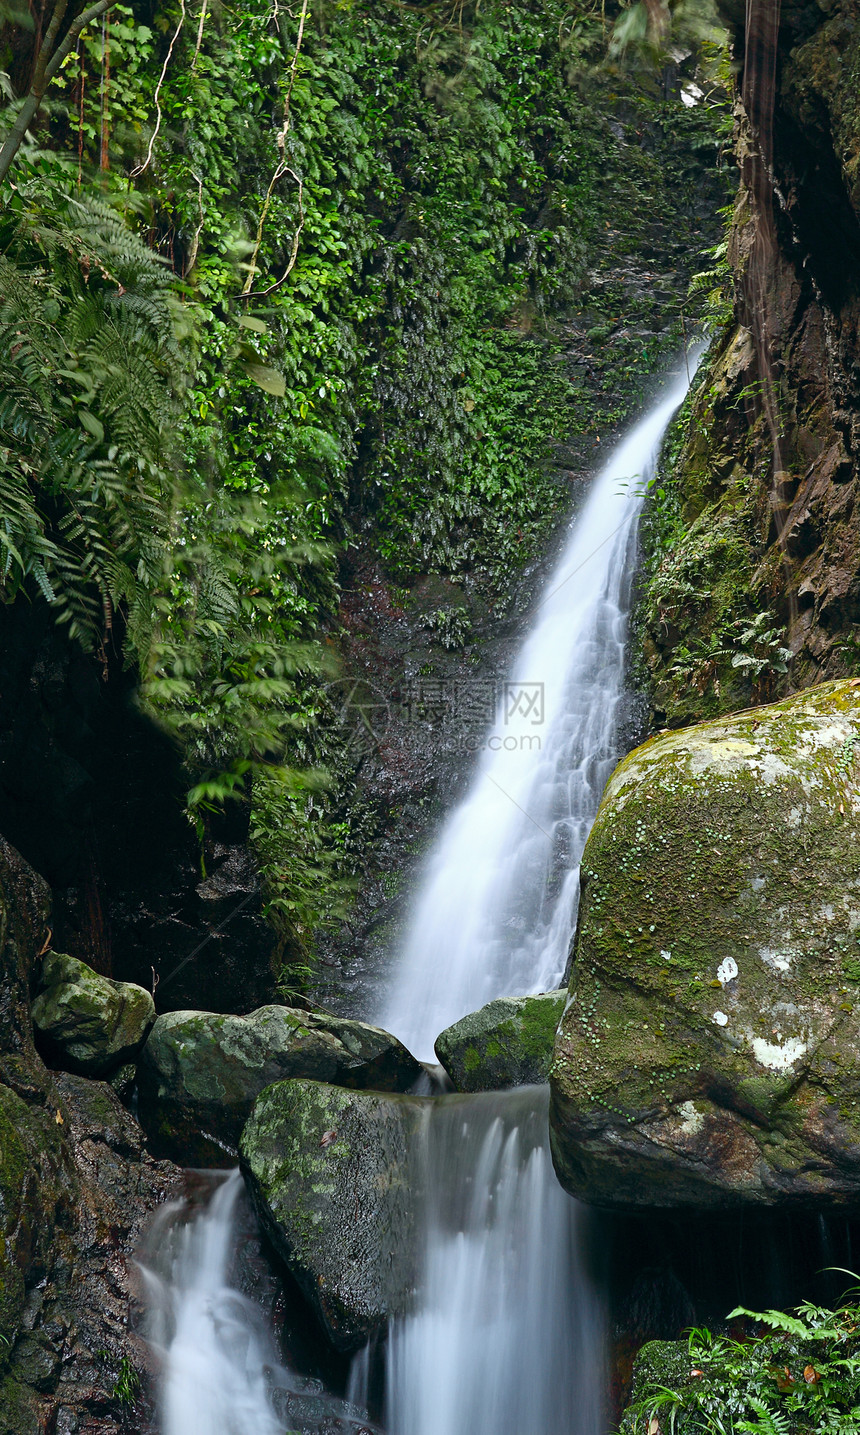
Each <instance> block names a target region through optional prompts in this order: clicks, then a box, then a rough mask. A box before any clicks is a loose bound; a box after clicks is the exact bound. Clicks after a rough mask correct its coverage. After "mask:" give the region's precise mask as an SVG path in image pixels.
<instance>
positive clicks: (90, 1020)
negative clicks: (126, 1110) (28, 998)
mask: <svg viewBox="0 0 860 1435" xmlns="http://www.w3.org/2000/svg"><path fill="white" fill-rule="evenodd" d="M154 1021H155V1003H154V1001H153V1000H152V997H151V996H150V995H149V992H147V991H144V989H143V987H138V986H135V985H134V984H133V983H132V982H115V981H112V980H111V979H110V978H109V977H102V976H99V974H98V972H94V971H93V969H92V967H88V966H86V964H85V963H84V962H79V961H78V960H77V959H76V958H75V957H67V956H63V955H62V954H61V953H60V952H50V953H49V954H48V956H47V957H45V960H44V962H43V964H42V980H41V990H40V992H39V995H38V996H37V997H36V1000H35V1002H34V1003H33V1025H34V1027H35V1029H36V1037H37V1040H38V1042H39V1045H40V1047H41V1049H42V1051H43V1052H44V1053H45V1055H46V1057H47V1058H48V1060H49V1061H50V1062H51V1064H52V1065H54V1066H59V1067H62V1068H63V1069H65V1070H67V1071H76V1072H79V1073H80V1074H81V1075H84V1076H106V1075H108V1074H109V1073H111V1072H114V1071H116V1070H117V1068H118V1067H121V1066H123V1065H125V1064H127V1063H129V1062H131V1061H132V1060H133V1059H134V1057H136V1056H137V1053H138V1052H139V1051H140V1049H141V1047H142V1046H143V1043H144V1042H145V1040H146V1038H147V1036H148V1034H149V1030H150V1027H151V1026H152V1024H153V1022H154Z"/></svg>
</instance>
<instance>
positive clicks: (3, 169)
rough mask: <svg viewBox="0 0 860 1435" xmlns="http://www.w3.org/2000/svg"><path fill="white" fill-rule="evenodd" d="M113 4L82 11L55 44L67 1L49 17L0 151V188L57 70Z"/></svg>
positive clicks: (100, 0) (106, 1) (105, 1)
mask: <svg viewBox="0 0 860 1435" xmlns="http://www.w3.org/2000/svg"><path fill="white" fill-rule="evenodd" d="M114 3H115V0H96V3H95V4H94V5H90V6H89V7H88V8H87V9H86V10H82V11H81V13H80V15H77V16H76V17H75V19H74V20H73V21H72V23H71V25H70V26H69V28H68V30H67V31H66V33H65V35H64V36H63V38H62V40H61V41H60V42H59V44H57V36H58V34H59V32H60V26H61V25H62V23H63V19H64V17H65V13H66V9H67V6H68V0H57V4H56V6H55V8H54V13H53V15H52V16H51V23H50V25H49V26H48V29H47V31H46V33H45V38H44V40H43V41H42V44H41V47H40V49H39V58H38V60H37V61H36V68H35V70H34V72H33V83H32V85H31V86H30V90H29V93H28V95H27V97H26V99H25V100H24V103H23V105H22V106H21V109H20V110H19V112H18V118H17V119H16V121H15V123H14V124H13V126H12V128H11V130H10V131H9V133H8V135H7V136H6V139H5V141H4V143H3V148H2V149H0V184H2V183H3V181H4V179H5V178H6V176H7V174H8V173H9V169H10V167H11V165H12V161H13V160H14V158H15V156H16V154H17V153H18V150H19V149H20V148H21V144H22V141H23V139H24V136H25V134H26V133H27V131H28V129H29V128H30V125H31V124H32V123H33V120H34V119H35V118H36V115H37V114H38V113H39V109H40V107H41V104H42V100H43V99H44V97H45V91H46V90H47V88H48V86H49V84H50V83H51V81H52V79H53V78H54V76H55V75H56V73H57V71H58V70H59V68H60V66H61V64H62V63H63V61H64V60H65V58H66V56H67V55H68V54H69V52H70V50H71V48H72V46H73V45H74V44H75V42H76V40H77V38H78V36H79V35H80V33H81V31H82V30H83V29H85V27H86V26H87V25H89V24H90V23H91V22H92V21H93V20H97V19H99V17H100V16H101V15H104V14H105V13H106V11H108V10H110V9H111V8H112V7H113V5H114Z"/></svg>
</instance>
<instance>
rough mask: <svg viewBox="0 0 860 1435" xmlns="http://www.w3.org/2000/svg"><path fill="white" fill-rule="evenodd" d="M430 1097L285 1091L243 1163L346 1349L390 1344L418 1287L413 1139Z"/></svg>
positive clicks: (292, 1266) (269, 1093)
mask: <svg viewBox="0 0 860 1435" xmlns="http://www.w3.org/2000/svg"><path fill="white" fill-rule="evenodd" d="M428 1102H429V1098H427V1097H414V1096H395V1095H388V1094H386V1095H382V1094H378V1093H376V1092H366V1091H361V1092H359V1091H346V1090H344V1089H343V1088H341V1087H337V1086H328V1085H325V1084H323V1083H322V1082H317V1081H298V1080H294V1081H281V1082H278V1083H277V1085H275V1086H270V1087H268V1089H267V1090H266V1091H264V1092H263V1094H262V1095H261V1096H260V1097H259V1098H258V1100H257V1102H256V1104H255V1106H254V1110H253V1113H252V1115H251V1118H250V1120H249V1121H248V1123H247V1125H246V1126H245V1129H244V1131H243V1132H242V1142H241V1163H242V1170H243V1171H244V1173H245V1179H246V1181H247V1183H248V1187H249V1190H250V1192H251V1196H252V1199H253V1201H254V1204H255V1206H256V1208H257V1211H258V1213H259V1216H260V1219H261V1221H262V1224H263V1227H264V1229H265V1231H266V1233H267V1235H268V1236H269V1238H270V1240H271V1241H272V1244H273V1245H274V1246H275V1248H276V1250H277V1251H278V1252H279V1253H280V1255H281V1256H282V1257H283V1259H284V1261H285V1262H286V1264H287V1266H288V1268H289V1270H290V1271H291V1272H292V1274H293V1276H294V1277H295V1279H296V1281H297V1282H298V1284H299V1286H300V1287H301V1289H302V1290H303V1292H304V1294H305V1296H306V1298H307V1300H308V1301H309V1302H310V1304H311V1306H312V1308H313V1309H314V1310H315V1312H316V1314H317V1316H318V1318H319V1320H320V1322H321V1324H322V1326H323V1329H324V1330H325V1332H326V1334H327V1335H328V1337H329V1339H330V1340H331V1341H332V1342H333V1344H334V1345H335V1346H336V1347H337V1348H338V1349H340V1350H351V1349H355V1348H357V1347H358V1346H360V1345H363V1344H364V1343H365V1341H367V1340H368V1339H369V1337H370V1336H371V1335H374V1334H381V1333H382V1332H383V1331H384V1330H385V1328H386V1325H387V1323H388V1321H389V1319H390V1317H391V1316H393V1315H396V1314H399V1313H400V1312H402V1311H403V1310H404V1309H406V1308H407V1306H408V1304H409V1299H410V1294H411V1291H412V1288H413V1286H414V1281H415V1271H414V1265H413V1263H414V1260H415V1246H416V1241H415V1233H414V1229H413V1226H414V1189H415V1185H416V1182H415V1181H414V1179H413V1174H414V1173H413V1171H412V1169H411V1167H412V1158H411V1155H410V1152H411V1151H412V1150H413V1148H414V1145H415V1142H414V1140H413V1137H414V1136H415V1134H416V1132H417V1131H418V1129H419V1127H420V1124H421V1122H422V1120H423V1118H424V1111H425V1108H426V1106H427V1105H428Z"/></svg>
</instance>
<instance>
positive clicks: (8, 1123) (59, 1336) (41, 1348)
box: [0, 838, 181, 1435]
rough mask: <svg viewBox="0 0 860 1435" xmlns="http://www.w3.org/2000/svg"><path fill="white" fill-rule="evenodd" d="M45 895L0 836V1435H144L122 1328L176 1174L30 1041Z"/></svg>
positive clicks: (116, 1106) (96, 1086) (107, 1099)
mask: <svg viewBox="0 0 860 1435" xmlns="http://www.w3.org/2000/svg"><path fill="white" fill-rule="evenodd" d="M49 911H50V896H49V892H48V888H47V886H46V884H45V883H44V882H43V881H42V879H41V878H40V877H39V876H37V874H36V873H35V872H33V871H32V869H31V868H29V867H28V866H27V864H26V863H25V862H24V861H23V860H22V858H21V857H20V855H19V854H18V853H17V852H16V851H15V850H14V848H12V847H10V846H9V844H8V843H7V842H5V841H3V839H2V838H0V1435H40V1432H42V1431H45V1430H52V1431H57V1432H58V1435H59V1432H61V1431H65V1432H72V1431H83V1430H86V1431H87V1432H88V1435H116V1432H118V1431H119V1429H120V1428H126V1429H131V1428H134V1429H135V1430H137V1431H140V1432H141V1435H145V1432H147V1431H149V1430H150V1428H151V1427H150V1424H149V1419H150V1415H151V1412H150V1411H149V1409H148V1408H147V1401H146V1398H145V1396H144V1395H143V1393H141V1392H140V1391H139V1392H138V1393H137V1394H136V1395H134V1396H133V1398H131V1399H130V1401H129V1402H128V1403H127V1404H126V1406H125V1409H124V1410H123V1409H121V1407H120V1404H119V1403H118V1399H117V1394H116V1391H117V1385H118V1382H119V1380H120V1379H121V1377H122V1375H123V1372H126V1373H127V1372H129V1371H142V1370H144V1369H145V1368H146V1360H147V1355H146V1351H145V1348H144V1347H143V1345H142V1342H139V1341H137V1339H136V1338H135V1337H134V1336H133V1334H132V1333H131V1331H130V1329H129V1308H130V1304H131V1301H132V1297H133V1279H134V1277H133V1271H134V1266H133V1256H134V1252H135V1250H136V1247H137V1245H138V1242H139V1240H140V1234H141V1231H142V1228H143V1225H144V1224H145V1222H146V1221H147V1220H148V1219H149V1215H150V1213H151V1211H152V1209H153V1208H154V1206H156V1205H157V1204H158V1203H159V1202H160V1201H162V1200H164V1199H165V1198H166V1197H167V1196H168V1195H171V1194H174V1192H175V1191H176V1190H177V1189H178V1186H179V1184H180V1182H181V1173H179V1172H178V1171H177V1170H176V1169H175V1168H174V1167H171V1166H168V1165H165V1164H158V1163H156V1162H154V1161H153V1160H152V1159H151V1158H150V1157H149V1156H148V1154H147V1152H146V1149H145V1143H144V1138H143V1132H142V1131H141V1129H140V1127H139V1126H138V1124H137V1122H136V1121H135V1120H134V1118H133V1117H132V1116H131V1115H130V1114H129V1113H128V1112H127V1111H126V1110H125V1109H124V1108H123V1107H122V1105H121V1103H120V1102H119V1100H118V1098H117V1097H116V1096H115V1094H114V1093H113V1092H112V1091H111V1089H110V1087H108V1086H106V1085H102V1084H101V1083H96V1082H92V1081H89V1080H86V1079H85V1078H83V1077H81V1076H73V1075H68V1074H65V1073H60V1074H52V1073H51V1072H49V1071H48V1070H47V1069H46V1068H45V1066H44V1065H43V1063H42V1061H41V1059H40V1057H39V1056H38V1054H37V1052H36V1050H35V1047H34V1044H33V1025H32V1021H31V1018H30V981H31V978H32V976H33V974H34V972H35V971H36V969H37V967H38V956H37V953H38V952H40V951H41V949H42V947H43V945H44V942H45V938H46V935H47V923H48V917H49Z"/></svg>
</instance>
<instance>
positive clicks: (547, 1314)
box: [144, 376, 689, 1435]
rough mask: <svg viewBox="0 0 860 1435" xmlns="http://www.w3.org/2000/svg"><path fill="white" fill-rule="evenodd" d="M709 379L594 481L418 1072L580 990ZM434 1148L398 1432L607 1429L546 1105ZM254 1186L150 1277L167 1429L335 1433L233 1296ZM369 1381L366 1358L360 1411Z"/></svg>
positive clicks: (437, 1135) (444, 859) (452, 1126)
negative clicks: (653, 584)
mask: <svg viewBox="0 0 860 1435" xmlns="http://www.w3.org/2000/svg"><path fill="white" fill-rule="evenodd" d="M688 383H689V377H688V376H685V377H683V378H678V379H677V380H675V381H673V382H672V383H670V384H669V386H668V387H667V389H666V391H665V393H664V394H663V395H662V396H661V397H660V398H659V399H658V400H657V402H656V403H655V404H654V406H653V408H652V409H651V411H650V412H649V413H648V414H647V415H646V417H645V418H644V419H643V420H642V421H641V423H640V424H639V425H638V426H637V427H636V428H635V429H634V430H633V431H632V432H631V434H630V435H629V437H628V438H627V439H626V440H625V442H623V443H622V444H621V445H620V446H619V447H618V448H617V450H616V451H615V453H614V454H613V456H612V457H611V459H610V461H609V462H608V464H607V465H606V467H605V469H604V470H603V472H602V473H601V474H600V475H599V477H598V478H597V479H596V480H595V482H594V484H593V485H592V489H591V492H590V495H589V497H588V500H587V502H586V504H585V506H584V508H583V510H582V512H581V514H580V515H579V517H578V518H577V520H576V522H575V524H574V526H573V529H572V532H571V536H570V539H569V541H568V544H567V547H566V551H565V553H564V556H563V558H562V560H561V562H560V563H559V565H558V567H557V570H556V572H555V573H554V575H553V577H552V579H551V580H550V583H549V585H548V588H547V592H546V595H545V597H544V598H543V600H542V602H541V603H540V605H539V607H538V611H537V620H536V623H535V626H534V629H533V632H532V634H531V636H530V637H529V638H528V640H527V641H526V643H525V644H524V646H523V649H522V652H521V654H520V657H519V659H518V661H517V664H516V667H515V671H514V676H513V679H512V680H511V683H510V684H509V685H508V687H507V688H506V706H505V707H503V709H502V711H501V712H500V713H499V715H498V728H497V730H496V733H495V734H494V736H496V737H498V742H490V743H488V748H487V751H486V754H485V756H484V758H483V761H482V762H481V764H480V767H479V770H478V773H477V776H476V778H475V781H474V784H473V787H472V790H471V792H470V794H469V795H468V797H467V798H466V800H465V802H464V803H463V804H462V806H461V807H460V808H459V809H458V810H457V811H456V812H455V813H454V814H453V816H452V817H451V819H450V821H449V823H448V825H447V826H446V828H445V830H444V831H443V833H442V836H441V838H440V840H439V842H438V844H437V847H436V850H435V854H434V856H433V858H432V860H431V862H430V865H429V868H428V871H427V874H426V879H425V881H424V884H423V886H422V889H421V891H420V893H419V897H418V901H417V903H416V907H415V911H414V916H413V921H412V927H411V935H410V938H409V940H408V942H407V944H406V947H405V950H404V953H403V956H402V959H401V962H400V964H399V967H398V970H397V972H396V974H395V978H394V983H393V987H392V992H391V996H390V999H389V1000H388V1002H387V1004H386V1007H385V1010H384V1012H383V1014H382V1016H381V1022H382V1024H383V1025H386V1026H387V1027H388V1028H389V1029H390V1030H392V1031H394V1032H396V1034H397V1035H398V1036H400V1037H401V1039H402V1040H403V1041H405V1042H406V1044H407V1045H409V1046H411V1047H412V1049H413V1050H414V1051H415V1052H416V1054H417V1055H420V1056H423V1057H432V1049H433V1041H434V1038H435V1037H436V1036H437V1034H438V1033H439V1031H440V1030H441V1029H442V1028H443V1027H444V1026H446V1025H447V1024H449V1023H450V1022H452V1021H454V1020H456V1019H457V1018H458V1017H460V1016H462V1015H463V1014H464V1013H466V1012H468V1011H472V1010H474V1009H475V1008H476V1007H478V1006H480V1005H481V1004H482V1003H483V1002H485V1001H488V1000H489V999H491V998H492V997H495V996H501V995H511V994H515V993H527V992H530V991H541V990H546V989H548V988H550V987H552V986H554V985H558V983H559V982H560V980H561V978H562V975H563V971H564V967H565V963H566V960H567V954H568V950H569V947H570V942H571V937H572V934H573V927H574V923H575V919H576V903H577V896H578V868H579V860H580V857H581V854H582V849H583V846H584V844H585V839H586V837H587V835H588V831H589V828H590V826H591V823H592V821H593V819H594V815H595V812H596V810H597V804H598V802H599V800H600V795H601V792H602V789H603V786H604V783H605V781H606V779H607V777H608V775H609V773H610V771H611V769H612V767H613V765H614V762H615V760H616V758H617V755H618V754H617V743H618V722H619V709H620V706H621V703H622V699H623V662H624V645H625V637H626V609H627V600H628V594H629V584H630V573H629V568H630V563H629V559H630V557H631V553H632V548H633V544H634V541H635V532H636V525H637V521H638V517H639V513H640V511H641V505H642V496H643V494H644V491H645V489H646V486H647V483H648V480H649V479H650V477H651V475H652V473H653V471H654V465H655V460H656V456H657V453H658V450H659V446H660V443H661V440H662V437H663V434H664V432H665V430H666V427H667V425H668V423H669V421H670V419H671V417H672V414H673V413H674V411H675V409H676V408H677V407H678V405H679V404H680V403H681V401H682V399H683V397H684V394H685V391H686V389H687V386H688ZM494 749H495V750H494ZM419 1154H420V1156H421V1159H422V1163H423V1178H422V1182H421V1190H420V1192H419V1193H418V1195H417V1199H418V1200H419V1201H420V1203H421V1209H422V1210H423V1232H424V1238H423V1251H422V1253H421V1254H422V1256H423V1273H422V1278H421V1280H420V1282H419V1288H418V1290H417V1291H416V1296H415V1304H414V1308H413V1310H412V1311H411V1312H410V1313H409V1314H408V1315H405V1316H403V1317H401V1318H399V1319H398V1320H396V1321H394V1322H393V1324H392V1328H391V1330H390V1333H389V1341H388V1352H387V1374H386V1424H387V1428H388V1430H389V1431H390V1435H598V1431H599V1430H600V1429H601V1419H602V1411H601V1397H600V1392H601V1390H602V1388H603V1384H604V1382H603V1380H602V1379H601V1362H602V1350H603V1316H602V1311H601V1307H600V1301H599V1298H598V1296H597V1295H596V1293H595V1286H594V1284H593V1283H592V1279H591V1276H590V1274H589V1271H588V1268H587V1262H586V1261H585V1260H584V1257H583V1251H584V1242H583V1239H582V1226H583V1223H584V1220H585V1219H586V1218H585V1215H584V1213H583V1211H582V1208H581V1207H579V1206H577V1204H576V1202H574V1201H573V1200H571V1198H570V1197H568V1196H567V1195H566V1194H565V1193H564V1192H563V1191H562V1189H561V1187H560V1186H559V1185H558V1182H557V1181H556V1179H555V1175H554V1173H553V1170H552V1163H551V1159H550V1154H549V1147H548V1139H547V1092H546V1089H545V1088H540V1087H531V1088H523V1089H521V1090H519V1091H513V1092H506V1093H494V1094H491V1095H487V1096H476V1097H461V1096H443V1097H440V1098H438V1099H437V1100H436V1101H435V1102H433V1103H429V1104H428V1111H427V1119H426V1124H425V1128H424V1140H423V1146H422V1150H421V1152H420V1153H419ZM239 1190H240V1178H239V1175H238V1172H236V1173H234V1174H233V1175H232V1176H230V1177H229V1178H227V1179H226V1180H225V1181H223V1183H222V1184H221V1185H220V1186H219V1188H218V1190H217V1191H216V1194H215V1196H214V1198H213V1199H212V1200H211V1202H210V1204H209V1206H208V1208H207V1209H206V1210H205V1211H204V1212H202V1213H201V1214H199V1215H198V1216H197V1217H196V1219H195V1220H194V1221H192V1222H191V1223H189V1224H187V1225H185V1226H182V1225H181V1224H177V1223H176V1222H175V1217H176V1214H177V1213H176V1212H175V1211H174V1212H173V1219H174V1225H173V1226H172V1227H171V1225H170V1220H171V1216H170V1213H169V1212H168V1213H167V1214H166V1215H165V1217H164V1222H163V1229H161V1234H160V1238H159V1239H160V1244H161V1245H162V1247H163V1249H162V1250H161V1252H160V1254H159V1258H158V1260H156V1261H154V1262H152V1263H151V1264H152V1269H151V1270H149V1271H144V1275H145V1276H146V1279H147V1281H148V1284H149V1286H150V1294H151V1302H150V1304H151V1309H152V1316H151V1320H152V1343H153V1345H154V1347H155V1349H156V1351H157V1352H158V1353H159V1354H160V1357H161V1361H162V1382H161V1430H162V1435H282V1432H283V1431H284V1430H285V1429H286V1428H291V1429H294V1428H297V1427H298V1426H301V1427H302V1428H305V1429H308V1430H310V1429H320V1428H322V1425H325V1421H323V1422H322V1425H321V1424H320V1422H319V1421H316V1420H314V1419H313V1418H312V1417H311V1415H310V1414H308V1415H307V1418H304V1417H302V1418H298V1414H299V1411H300V1410H306V1411H307V1409H308V1406H307V1401H305V1405H304V1406H301V1403H300V1402H299V1404H298V1405H297V1404H296V1403H295V1401H294V1393H295V1392H297V1391H299V1387H298V1386H297V1385H296V1382H295V1380H294V1379H293V1378H292V1377H291V1375H290V1372H289V1371H285V1370H284V1369H283V1368H282V1367H278V1365H277V1361H276V1359H275V1357H274V1354H273V1352H272V1351H271V1350H270V1349H269V1347H268V1343H267V1340H266V1337H265V1334H264V1332H263V1331H262V1329H261V1323H260V1320H259V1317H258V1315H257V1314H256V1313H255V1308H254V1307H253V1305H252V1303H251V1302H249V1301H247V1300H246V1299H245V1298H244V1297H243V1296H242V1295H240V1293H239V1292H238V1291H237V1290H235V1289H233V1288H232V1287H231V1286H230V1284H229V1264H230V1254H231V1250H232V1245H233V1241H234V1239H235V1235H234V1224H233V1213H234V1207H235V1204H236V1201H237V1199H238V1195H239ZM156 1234H158V1233H156ZM366 1368H367V1361H366V1359H365V1360H364V1361H362V1360H361V1359H359V1360H357V1362H356V1366H355V1372H354V1381H353V1384H352V1386H351V1393H352V1394H353V1395H358V1393H359V1392H360V1389H361V1385H362V1371H363V1370H366ZM357 1413H358V1412H356V1410H355V1409H354V1407H352V1406H349V1405H341V1411H340V1414H339V1415H338V1421H339V1422H340V1423H339V1424H338V1428H341V1429H349V1428H351V1429H356V1428H357V1427H356V1426H355V1425H353V1423H352V1417H353V1416H356V1415H357ZM282 1417H283V1418H282ZM325 1428H332V1427H331V1426H330V1425H325ZM362 1428H363V1427H362Z"/></svg>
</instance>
